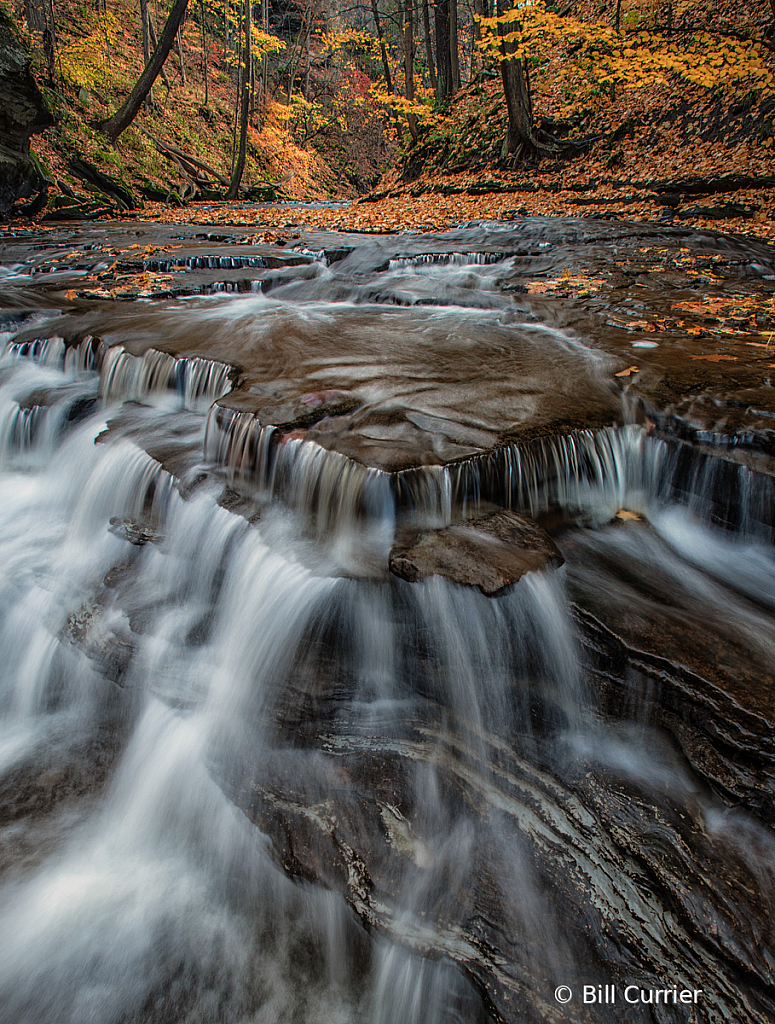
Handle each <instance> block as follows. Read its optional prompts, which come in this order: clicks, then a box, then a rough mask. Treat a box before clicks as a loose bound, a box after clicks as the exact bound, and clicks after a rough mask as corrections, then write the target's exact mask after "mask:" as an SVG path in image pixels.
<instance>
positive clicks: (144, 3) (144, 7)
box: [140, 0, 154, 107]
mask: <svg viewBox="0 0 775 1024" xmlns="http://www.w3.org/2000/svg"><path fill="white" fill-rule="evenodd" d="M140 23H141V25H142V30H143V61H144V62H145V65H146V66H147V65H148V64H149V63H150V61H151V16H150V13H149V11H148V0H140ZM144 102H145V106H146V107H152V106H153V105H154V104H153V89H149V90H148V95H147V96H146V97H145V101H144Z"/></svg>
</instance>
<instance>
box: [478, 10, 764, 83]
mask: <svg viewBox="0 0 775 1024" xmlns="http://www.w3.org/2000/svg"><path fill="white" fill-rule="evenodd" d="M477 20H478V21H479V24H480V26H481V30H482V38H481V40H480V42H479V44H478V45H479V46H480V48H481V49H482V50H483V51H484V52H485V53H487V54H489V55H490V56H492V57H493V58H495V59H496V60H498V61H502V60H514V59H522V58H524V57H529V56H533V55H535V54H537V52H539V50H540V47H541V45H542V44H545V43H550V42H557V41H562V40H566V41H569V42H573V43H575V44H576V46H577V47H578V46H579V44H580V52H581V53H582V55H583V56H585V57H586V58H587V60H588V63H589V68H588V74H589V82H590V84H593V85H594V84H597V85H601V86H622V87H624V88H639V87H642V86H646V85H654V84H665V83H666V82H667V81H668V78H667V76H668V75H676V76H678V78H680V79H682V80H683V81H685V82H688V83H691V84H692V85H699V86H702V87H703V88H706V89H710V88H713V87H714V86H716V85H721V84H731V83H736V82H745V83H747V84H748V85H749V86H750V87H755V88H769V89H771V88H772V86H773V83H774V82H775V79H774V78H773V74H772V72H771V70H770V69H769V67H768V66H767V65H766V64H765V63H764V61H763V60H762V47H761V45H760V44H757V43H753V42H749V41H737V40H719V39H718V38H716V37H715V36H713V35H711V34H710V33H709V32H698V33H695V34H694V35H693V36H691V37H689V38H688V39H687V40H686V41H685V42H682V43H681V45H680V46H679V45H678V44H676V43H675V41H674V40H671V39H668V38H667V37H666V36H664V35H662V34H661V33H657V32H649V33H646V32H640V33H635V34H630V35H627V36H624V35H622V34H620V33H619V32H617V31H616V30H615V29H614V28H612V27H611V26H610V25H608V24H606V23H604V22H596V23H590V22H582V21H578V20H576V19H575V18H566V17H561V16H560V15H558V14H555V13H553V12H552V11H548V10H547V8H546V4H545V3H544V0H521V2H519V3H518V5H517V6H515V7H513V8H511V10H509V11H506V13H505V14H502V15H500V16H499V17H495V18H481V17H479V16H477ZM504 43H508V44H509V47H508V50H509V52H508V53H507V52H506V48H505V47H504V45H503V44H504Z"/></svg>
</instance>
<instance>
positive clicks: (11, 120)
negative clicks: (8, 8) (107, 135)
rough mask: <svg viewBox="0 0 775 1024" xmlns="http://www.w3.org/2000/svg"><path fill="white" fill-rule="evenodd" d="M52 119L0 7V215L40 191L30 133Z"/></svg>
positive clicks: (41, 128)
mask: <svg viewBox="0 0 775 1024" xmlns="http://www.w3.org/2000/svg"><path fill="white" fill-rule="evenodd" d="M53 123H54V119H53V117H52V115H51V111H50V110H49V109H48V107H47V106H46V101H45V100H44V98H43V95H42V94H41V91H40V89H39V88H38V86H37V83H36V82H35V79H34V78H33V76H32V72H31V70H30V59H29V56H28V55H27V53H26V51H25V49H24V46H23V44H22V42H21V40H20V39H19V37H18V35H17V34H16V31H15V29H14V25H13V22H12V21H11V19H10V18H9V17H8V15H7V14H5V13H4V12H3V11H2V10H0V215H3V214H7V213H8V212H9V211H10V209H11V208H12V206H13V205H14V203H15V202H16V201H17V199H26V198H28V197H29V196H31V195H33V194H34V193H35V192H38V191H40V189H41V187H42V185H43V182H42V179H41V176H40V171H39V170H38V167H37V165H36V164H35V162H34V160H32V159H31V158H30V136H31V135H34V134H35V133H36V132H41V131H43V130H44V129H45V128H48V127H49V126H50V125H52V124H53Z"/></svg>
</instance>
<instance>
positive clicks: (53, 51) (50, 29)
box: [43, 0, 57, 83]
mask: <svg viewBox="0 0 775 1024" xmlns="http://www.w3.org/2000/svg"><path fill="white" fill-rule="evenodd" d="M43 52H44V54H45V57H46V73H47V74H48V80H49V82H52V83H56V80H57V69H56V56H57V28H56V21H55V20H54V0H48V2H47V4H46V24H45V26H44V28H43Z"/></svg>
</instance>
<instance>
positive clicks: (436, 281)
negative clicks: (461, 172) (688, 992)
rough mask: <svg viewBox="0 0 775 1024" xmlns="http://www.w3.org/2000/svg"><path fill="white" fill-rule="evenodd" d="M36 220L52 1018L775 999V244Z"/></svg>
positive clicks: (13, 652) (774, 1011)
mask: <svg viewBox="0 0 775 1024" xmlns="http://www.w3.org/2000/svg"><path fill="white" fill-rule="evenodd" d="M0 241H1V242H2V249H1V250H0V263H2V267H0V270H2V274H1V275H0V330H2V332H3V340H4V342H5V344H6V346H7V348H6V354H5V359H6V362H5V363H4V364H3V368H2V371H1V372H0V390H1V391H2V399H3V402H4V404H2V405H0V413H1V414H2V416H3V417H4V418H3V420H2V422H3V423H4V424H5V428H4V433H3V435H2V436H3V443H4V447H3V449H2V457H3V458H4V459H5V460H6V461H5V463H4V464H3V474H0V485H3V486H6V490H5V491H3V498H4V500H3V502H0V518H2V522H3V526H4V529H3V531H0V546H3V552H4V559H5V563H6V568H7V572H8V575H9V579H10V580H11V585H9V586H8V588H6V589H3V587H4V586H5V584H4V583H3V581H2V580H0V584H2V586H0V600H2V601H4V602H5V603H4V604H3V605H2V607H3V610H4V613H5V620H3V622H2V623H0V625H2V626H3V629H4V630H5V632H3V643H4V644H5V646H4V647H2V651H3V654H4V657H5V655H6V652H7V654H8V657H9V659H10V660H11V661H13V663H14V665H16V666H17V668H18V671H16V674H15V675H13V674H12V675H13V678H12V682H11V683H10V684H9V686H10V687H11V690H10V695H8V694H6V693H5V691H0V697H2V700H3V701H4V703H2V705H0V707H1V708H2V710H3V711H4V712H7V714H8V716H9V720H10V721H11V722H12V724H16V725H18V723H19V722H20V721H22V722H23V723H24V728H27V727H28V726H29V728H30V729H31V730H32V732H31V733H30V735H31V736H32V739H27V738H25V737H26V734H25V733H24V731H23V730H21V736H22V741H21V744H20V746H19V748H18V750H19V751H21V753H18V751H17V753H14V750H15V749H16V748H13V747H6V746H3V745H2V743H4V742H5V734H0V840H2V845H0V870H1V871H3V872H6V871H7V872H9V873H13V872H18V873H19V876H20V877H22V876H24V875H25V873H26V877H23V878H22V881H23V885H20V886H19V887H18V891H17V890H16V889H15V890H14V893H13V894H12V895H11V896H10V897H9V905H11V909H12V910H13V911H14V912H17V908H19V909H18V916H19V917H20V919H22V920H23V921H24V922H25V923H29V922H33V923H34V927H33V925H29V927H27V929H26V930H25V929H21V930H20V931H19V934H18V935H17V934H16V932H15V931H14V929H12V928H11V927H10V926H9V925H8V921H9V917H8V914H7V911H6V909H5V904H3V906H2V907H0V923H2V924H3V925H5V927H4V928H3V929H0V954H3V955H0V965H3V966H0V1001H2V1000H5V1002H4V1006H11V1007H12V1014H11V1018H10V1019H11V1020H12V1021H13V1024H22V1022H27V1021H29V1020H30V1019H31V1017H30V1014H34V1015H35V1021H36V1024H57V1022H58V1021H59V1020H60V1019H62V1013H63V1010H62V1007H63V1006H65V1005H66V1008H67V1010H68V1012H70V1011H72V1012H70V1016H71V1018H72V1019H73V1020H74V1019H76V1016H77V1010H75V1009H73V1007H77V1006H78V1005H83V1004H79V1003H78V998H79V992H78V991H77V989H78V986H79V985H80V979H86V981H85V982H84V984H85V985H87V987H88V991H89V992H90V993H92V992H94V993H97V995H96V996H95V997H94V998H95V1000H97V1002H96V1003H95V1005H97V1004H98V1003H99V1000H103V1003H102V1004H100V1005H107V1004H106V1003H105V1002H104V1001H105V1000H108V999H110V1000H114V1002H112V1003H111V1004H110V1005H111V1007H112V1009H111V1013H112V1016H111V1015H110V1014H107V1015H106V1017H105V1019H115V1020H119V1019H120V1020H130V1019H133V1020H135V1019H141V1017H143V1016H144V1017H145V1018H147V1019H149V1020H150V1019H151V1018H153V1019H154V1020H157V1019H158V1020H160V1021H161V1020H163V1021H165V1022H170V1024H177V1022H180V1021H183V1020H184V1019H185V1020H194V1019H197V1020H198V1019H205V1018H207V1019H209V1017H210V1016H212V1015H213V1013H215V1014H216V1015H217V1016H219V1019H223V1020H224V1021H225V1022H226V1024H234V1022H237V1021H240V1020H245V1019H247V1018H248V1017H250V1019H253V1018H255V1019H256V1020H258V1019H263V1017H264V1016H267V1015H268V1016H267V1019H268V1018H269V1016H271V1017H272V1019H279V1018H280V1017H281V1016H282V1017H283V1019H286V1018H287V1019H289V1020H290V1019H299V1020H301V1019H303V1020H305V1021H306V1020H309V1021H310V1022H311V1024H313V1022H314V1024H317V1021H319V1020H323V1021H327V1020H331V1019H337V1020H342V1021H344V1022H346V1024H351V1022H352V1024H355V1022H361V1021H363V1020H369V1021H373V1022H376V1024H397V1022H400V1024H426V1021H433V1024H452V1022H453V1021H459V1020H465V1021H467V1022H469V1021H470V1022H472V1024H546V1022H550V1024H578V1022H584V1024H629V1022H630V1021H632V1022H633V1024H654V1022H655V1021H658V1022H659V1024H732V1022H734V1024H768V1022H769V1021H771V1020H772V1019H773V1015H775V1002H774V1001H773V991H775V988H774V985H775V973H774V968H773V964H774V963H775V956H774V954H773V943H772V925H771V921H772V909H773V907H772V892H773V877H775V874H774V869H773V865H774V864H775V854H773V850H775V840H773V834H772V825H771V823H772V820H773V814H775V800H774V798H773V793H774V792H775V747H774V746H773V730H774V729H775V721H773V712H772V708H773V699H772V698H773V682H772V680H773V673H772V665H773V661H774V660H775V639H774V638H775V626H774V625H773V616H774V615H775V582H774V581H775V561H774V560H773V557H772V550H773V549H772V542H773V538H774V536H775V517H774V514H773V507H775V506H774V505H773V494H774V493H775V490H774V488H775V473H773V463H772V459H773V456H774V455H775V447H773V443H772V436H773V431H772V429H771V426H770V423H771V421H772V422H773V423H775V400H774V399H773V394H772V385H771V383H770V380H771V374H772V373H773V372H775V355H774V354H773V352H772V351H771V350H772V349H773V345H772V344H771V339H770V334H771V333H772V331H773V330H775V317H774V315H773V295H774V294H775V265H774V263H773V258H774V256H775V254H774V253H773V251H772V249H771V248H768V247H766V246H764V245H761V244H759V243H754V242H751V241H747V240H745V239H735V238H725V237H723V236H715V235H711V234H708V233H698V232H693V231H688V230H683V229H681V228H680V227H676V228H672V227H669V226H654V225H645V224H626V223H623V222H596V221H591V220H588V221H582V220H577V221H570V220H566V221H561V220H555V221H544V220H541V219H537V218H536V219H527V220H524V221H515V222H511V223H509V224H503V225H492V224H489V225H488V224H480V225H469V226H468V227H464V228H460V229H458V230H454V231H450V232H447V233H445V234H443V235H436V236H420V235H409V234H406V235H395V236H381V237H364V236H360V235H358V236H356V235H353V236H335V235H326V234H324V233H319V232H317V233H316V232H308V233H306V234H304V235H297V236H295V237H293V238H291V237H290V236H289V237H288V238H287V239H279V238H277V237H275V238H274V239H273V240H272V241H269V240H267V239H266V238H264V239H262V238H258V237H247V236H245V235H244V234H243V233H241V232H239V231H237V230H236V229H235V230H227V229H224V230H223V231H222V232H221V233H220V234H218V235H217V236H215V235H214V234H213V233H212V232H209V233H208V232H206V231H205V232H203V231H201V230H200V229H195V228H192V229H187V228H185V227H183V228H178V227H176V228H174V229H171V228H165V227H163V226H159V225H142V224H139V223H133V224H132V225H131V226H124V225H94V226H92V227H90V228H88V229H84V230H83V231H80V230H79V231H77V232H72V231H71V229H69V228H68V229H67V231H65V230H63V229H59V228H55V229H54V230H52V231H51V232H48V233H45V234H44V233H40V234H36V233H25V234H24V236H21V235H12V234H9V235H7V236H6V237H4V238H3V239H2V240H0ZM282 241H285V242H286V244H284V245H283V244H279V243H280V242H282ZM119 346H123V349H119ZM39 410H42V411H40V412H39ZM95 442H97V443H96V444H95ZM47 458H48V460H49V462H48V463H46V459H47ZM36 460H37V461H36ZM38 481H42V483H41V486H40V487H39V488H38V489H36V487H37V482H38ZM52 495H53V497H52ZM278 499H279V500H278ZM493 504H495V505H496V506H500V507H497V508H495V509H493ZM516 510H520V511H523V512H526V513H529V517H528V516H527V515H522V514H518V512H517V511H516ZM3 517H4V518H3ZM57 517H59V518H57ZM539 522H540V525H538V523H539ZM52 523H53V524H54V525H53V526H52ZM25 530H27V531H28V535H27V534H25V533H24V531H25ZM47 531H50V532H47ZM62 552H64V555H63V554H62ZM364 552H365V553H364ZM65 556H66V557H65ZM388 568H389V570H390V571H388ZM57 588H58V589H57ZM14 687H15V689H14ZM20 709H21V711H22V712H23V714H24V715H26V716H27V717H26V718H23V717H19V714H20ZM63 709H64V716H65V717H64V718H62V719H61V720H60V719H58V718H57V717H56V716H57V715H59V714H60V712H62V711H63ZM14 715H16V716H17V717H16V718H14V717H13V716H14ZM52 719H55V720H56V721H57V722H58V723H59V724H58V726H57V728H58V729H59V730H60V731H59V732H57V733H56V734H54V733H53V732H52V731H51V729H50V722H51V720H52ZM3 721H5V720H3ZM74 721H75V722H76V726H77V727H76V728H73V722H74ZM38 727H39V731H38V732H35V729H38ZM14 742H15V741H14ZM25 743H26V746H25ZM9 750H10V753H8V751H9ZM3 757H6V758H7V760H6V761H3V760H2V758H3ZM102 794H104V804H103V805H101V809H100V811H99V814H94V815H92V812H91V804H92V802H93V798H94V797H96V796H101V795H102ZM224 794H225V796H224ZM235 808H238V809H239V811H241V812H242V814H238V813H237V812H236V811H235ZM71 814H72V815H74V819H73V820H74V822H75V823H74V824H73V825H72V826H71V824H70V820H69V815H71ZM79 816H82V817H83V820H84V821H85V823H86V828H84V829H83V830H81V831H79V824H80V822H81V818H80V817H79ZM253 826H256V828H254V827H253ZM71 832H74V834H75V836H76V838H75V839H74V840H72V841H71V840H70V838H69V837H70V835H71ZM87 833H88V834H87ZM79 844H80V845H79ZM111 844H112V845H111ZM51 850H54V851H56V852H57V856H58V857H59V860H57V859H56V858H49V860H48V861H46V858H47V857H48V856H49V853H50V851H51ZM44 863H45V868H44V869H43V868H41V869H40V873H38V871H39V867H40V865H41V864H44ZM169 865H172V866H171V868H168V866H169ZM74 877H77V878H84V879H87V883H84V884H83V885H81V886H80V888H79V885H80V882H79V883H78V885H75V884H73V878H74ZM51 879H53V880H54V881H53V882H52V881H51ZM95 879H97V880H98V881H97V882H95V881H94V880H95ZM288 879H292V880H294V881H297V882H299V881H300V882H304V883H306V884H304V885H298V886H294V885H291V883H290V881H289V880H288ZM55 884H58V885H60V889H58V890H57V889H56V888H55ZM95 885H97V886H102V888H97V889H94V887H95ZM133 885H134V886H136V887H137V888H136V889H131V888H130V889H128V888H127V887H128V886H130V887H131V886H133ZM49 886H50V888H47V887H49ZM81 889H82V890H83V893H85V895H84V896H83V897H82V896H81V895H79V894H80V893H81ZM184 890H185V891H184ZM326 890H328V892H325V891H326ZM55 891H57V892H60V893H66V894H67V900H70V901H71V903H67V905H66V906H65V909H64V910H60V906H61V905H64V904H60V902H57V901H56V900H51V899H49V898H48V895H47V894H48V893H49V892H55ZM93 891H94V892H96V895H95V896H93ZM41 893H42V894H43V895H42V896H41V895H40V894H41ZM127 893H128V895H127ZM191 894H193V896H192V895H191ZM5 895H6V894H5V892H4V893H3V896H4V897H5ZM15 900H18V904H17V903H14V901H15ZM111 901H113V902H111ZM0 902H2V901H0ZM49 904H51V905H52V906H54V908H55V910H54V912H52V913H51V914H49V909H48V908H49ZM126 906H128V907H129V908H130V910H129V912H127V914H126V915H125V916H123V917H122V913H121V910H120V908H122V907H126ZM68 907H70V908H72V912H71V913H70V912H69V911H68V909H67V908H68ZM104 908H107V909H104ZM115 908H119V909H118V911H117V910H116V909H115ZM138 908H139V910H141V911H142V913H139V912H138ZM47 915H48V916H47ZM41 920H43V921H44V923H45V926H46V935H47V936H50V938H47V939H46V943H47V944H44V945H43V946H42V945H41V942H40V941H39V936H40V935H41V934H42V931H35V929H36V928H38V922H39V921H41ZM137 920H142V922H143V923H142V925H141V926H137V924H136V922H137ZM73 921H76V922H77V927H73V923H72V922H73ZM146 921H147V922H148V925H147V928H146V924H145V922H146ZM95 922H96V923H95ZM181 922H182V924H181ZM4 935H11V938H12V939H13V946H11V945H9V943H10V942H11V939H7V938H4ZM30 935H31V936H32V938H29V936H30ZM149 936H150V937H149ZM214 936H215V938H214ZM321 936H322V938H321ZM95 937H96V938H95ZM114 940H115V941H114ZM326 943H328V944H329V946H330V947H331V948H332V949H333V948H336V949H340V948H346V950H347V951H348V953H347V956H349V961H348V963H347V964H346V965H344V966H343V964H342V962H341V959H340V960H339V961H336V962H334V961H332V960H326V956H325V955H322V954H321V953H320V949H321V948H325V947H326ZM316 944H317V945H316ZM214 948H215V949H216V950H217V957H216V959H217V961H218V962H217V964H216V963H214V962H213V961H212V960H211V959H209V957H211V956H212V950H213V949H214ZM61 949H66V950H67V955H66V956H64V957H63V956H61V955H60V950H61ZM222 950H225V952H223V953H222ZM278 950H279V952H278ZM332 956H333V954H332ZM402 957H403V958H404V959H402ZM410 958H414V959H410ZM344 959H347V957H344ZM265 963H268V964H269V966H268V967H267V968H265V969H264V967H263V965H264V964H265ZM5 964H10V967H6V966H5ZM127 964H129V966H128V967H127ZM365 964H367V965H368V966H364V965H365ZM103 965H106V966H103ZM117 965H120V967H118V968H117ZM375 965H376V966H375ZM334 968H336V970H338V971H339V974H337V973H336V970H334ZM261 970H265V973H264V974H262V975H259V974H257V973H256V972H260V971H261ZM229 971H232V972H233V973H229ZM380 971H381V972H383V973H381V974H380V973H379V972H380ZM36 972H37V973H36ZM222 972H225V973H222ZM370 972H372V973H370ZM444 972H446V973H444ZM43 974H45V980H46V984H45V985H44V984H41V983H40V981H39V979H40V978H41V977H43ZM125 976H126V977H129V976H131V981H130V982H128V983H127V986H126V988H121V986H120V985H119V983H118V982H117V979H120V978H123V977H125ZM147 978H150V979H151V980H150V981H149V982H148V983H147V984H146V979H147ZM73 979H75V981H73ZM321 979H322V980H321ZM332 979H335V980H333V981H332ZM364 979H367V980H364ZM418 979H419V980H418ZM428 979H431V981H428ZM450 979H456V981H455V982H454V984H453V985H452V987H451V989H450V984H449V982H450ZM275 983H277V985H278V988H273V987H272V986H273V985H274V984H275ZM568 983H572V985H573V987H574V989H575V990H576V991H577V992H578V991H579V986H580V985H583V984H589V985H606V984H609V985H610V984H614V985H617V986H619V987H620V989H621V987H622V986H624V985H626V984H637V985H638V986H641V987H643V988H644V989H656V988H660V989H661V988H664V986H666V985H673V984H675V985H678V986H679V987H684V986H685V987H687V988H692V989H694V988H697V989H702V990H703V1000H702V1002H701V1004H698V1005H697V1006H691V1007H686V1006H683V1005H676V1004H671V1005H667V1006H666V1005H662V1006H659V1007H654V1006H645V1005H644V1006H637V1007H625V1006H623V1005H622V1003H621V1002H620V1003H619V1004H618V1005H614V1006H608V1005H605V1006H603V1005H597V1006H594V1007H589V1006H585V1005H582V1004H580V1003H579V1002H578V1000H576V1001H575V1002H573V1003H571V1004H570V1005H567V1006H566V1005H564V1004H560V1003H558V1002H557V1001H556V1000H555V999H554V995H553V994H554V990H555V987H556V986H557V985H559V984H568ZM369 986H371V989H370V995H369V999H370V1000H371V1001H366V998H365V997H364V994H363V993H364V989H365V988H369ZM434 986H435V988H434ZM442 990H444V994H443V995H439V993H440V992H441V991H442ZM448 990H450V991H452V993H453V995H452V996H451V997H448V996H447V995H446V993H447V991H448ZM47 993H53V994H52V995H51V1002H50V1003H48V1002H46V1000H47V999H48V998H49V996H48V995H47ZM402 998H403V999H404V1001H403V1002H402V1001H401V999H402ZM445 999H446V1000H447V1001H446V1002H445ZM326 1000H331V1002H330V1003H329V1002H326ZM337 1000H340V1001H339V1002H337ZM318 1004H319V1006H318ZM412 1007H414V1009H412ZM418 1007H419V1009H418ZM415 1011H416V1012H415ZM316 1014H318V1015H317V1016H316ZM412 1014H414V1015H412ZM321 1015H322V1016H321Z"/></svg>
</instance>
